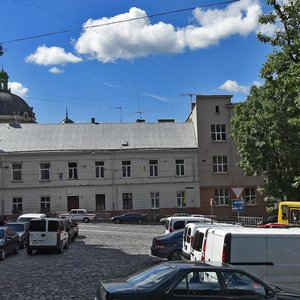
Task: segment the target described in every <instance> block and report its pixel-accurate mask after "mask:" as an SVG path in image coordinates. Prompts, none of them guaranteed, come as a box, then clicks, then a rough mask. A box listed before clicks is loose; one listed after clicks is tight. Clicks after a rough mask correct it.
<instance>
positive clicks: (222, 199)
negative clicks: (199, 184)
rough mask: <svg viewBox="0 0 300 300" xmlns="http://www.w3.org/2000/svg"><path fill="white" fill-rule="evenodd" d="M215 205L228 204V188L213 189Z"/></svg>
mask: <svg viewBox="0 0 300 300" xmlns="http://www.w3.org/2000/svg"><path fill="white" fill-rule="evenodd" d="M214 200H215V205H216V206H223V205H229V192H228V189H224V188H221V189H215V199H214Z"/></svg>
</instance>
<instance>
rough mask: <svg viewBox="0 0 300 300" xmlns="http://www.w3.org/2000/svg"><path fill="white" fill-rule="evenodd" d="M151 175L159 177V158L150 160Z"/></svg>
mask: <svg viewBox="0 0 300 300" xmlns="http://www.w3.org/2000/svg"><path fill="white" fill-rule="evenodd" d="M149 175H150V177H158V160H155V159H154V160H149Z"/></svg>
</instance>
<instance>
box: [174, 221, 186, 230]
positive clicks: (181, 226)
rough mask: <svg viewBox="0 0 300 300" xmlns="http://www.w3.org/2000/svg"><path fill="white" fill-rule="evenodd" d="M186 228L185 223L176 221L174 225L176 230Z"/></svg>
mask: <svg viewBox="0 0 300 300" xmlns="http://www.w3.org/2000/svg"><path fill="white" fill-rule="evenodd" d="M184 227H185V221H176V222H175V223H174V230H177V229H181V228H184Z"/></svg>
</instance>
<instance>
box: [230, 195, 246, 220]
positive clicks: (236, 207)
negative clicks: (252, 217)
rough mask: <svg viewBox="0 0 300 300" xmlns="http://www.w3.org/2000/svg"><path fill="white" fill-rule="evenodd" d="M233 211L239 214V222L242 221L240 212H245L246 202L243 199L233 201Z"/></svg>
mask: <svg viewBox="0 0 300 300" xmlns="http://www.w3.org/2000/svg"><path fill="white" fill-rule="evenodd" d="M232 211H233V212H237V216H238V220H240V212H244V211H245V202H244V200H243V199H232Z"/></svg>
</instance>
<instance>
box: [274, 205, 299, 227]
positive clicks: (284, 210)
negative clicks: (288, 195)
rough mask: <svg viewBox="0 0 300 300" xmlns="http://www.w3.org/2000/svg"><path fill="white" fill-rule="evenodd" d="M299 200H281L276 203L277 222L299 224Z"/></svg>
mask: <svg viewBox="0 0 300 300" xmlns="http://www.w3.org/2000/svg"><path fill="white" fill-rule="evenodd" d="M299 221H300V202H299V201H282V202H279V203H278V223H284V224H300V222H299Z"/></svg>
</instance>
